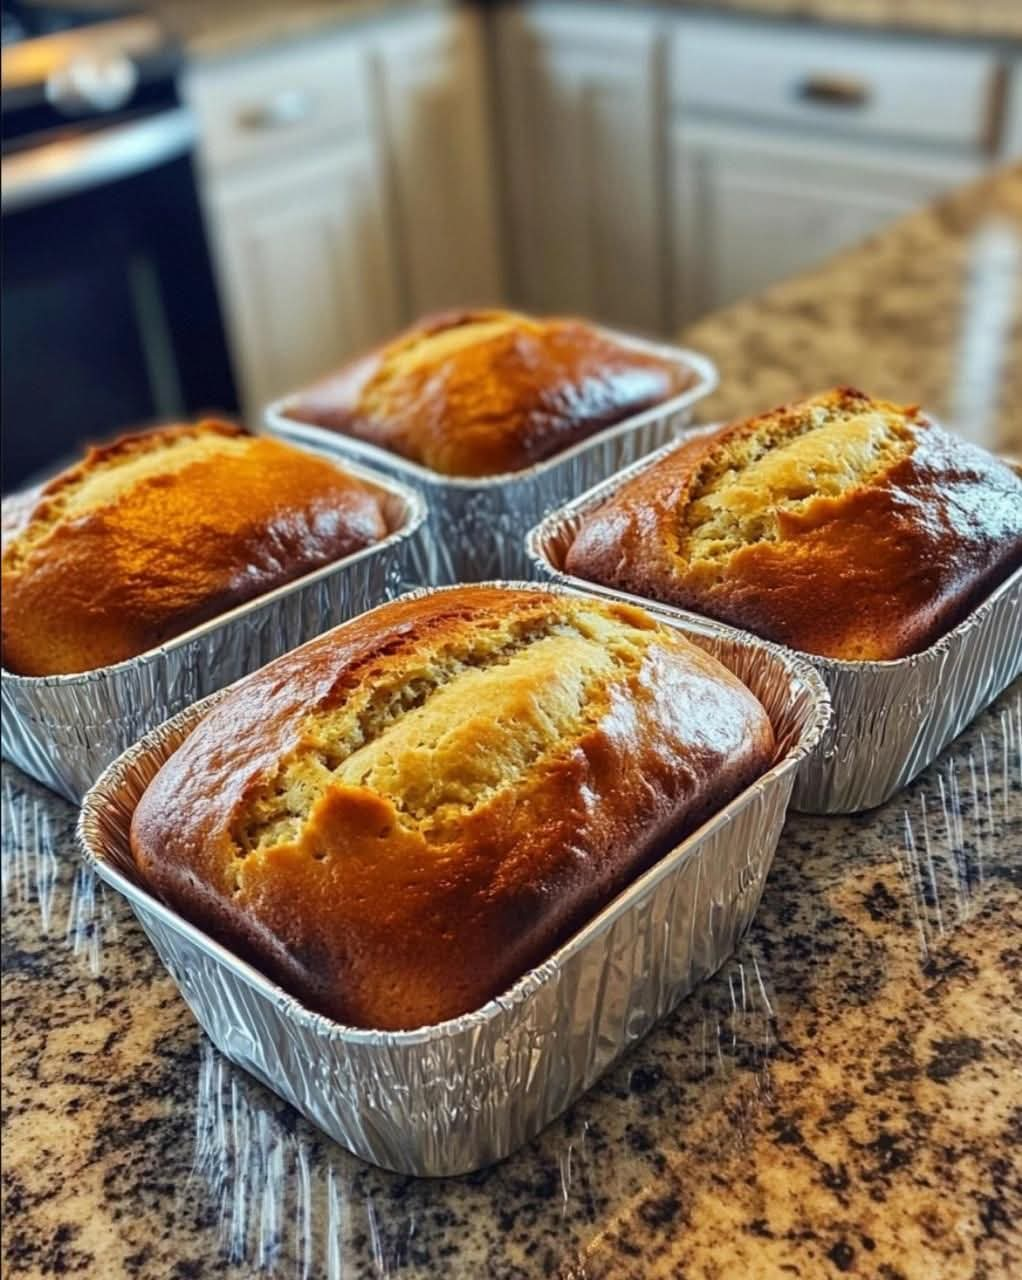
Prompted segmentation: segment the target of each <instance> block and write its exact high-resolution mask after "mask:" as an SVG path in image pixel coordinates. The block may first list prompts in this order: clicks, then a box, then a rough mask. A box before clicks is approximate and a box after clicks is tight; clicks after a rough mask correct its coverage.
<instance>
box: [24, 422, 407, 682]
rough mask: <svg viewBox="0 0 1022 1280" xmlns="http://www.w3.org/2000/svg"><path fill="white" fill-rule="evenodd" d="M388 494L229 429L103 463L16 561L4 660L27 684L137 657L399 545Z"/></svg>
mask: <svg viewBox="0 0 1022 1280" xmlns="http://www.w3.org/2000/svg"><path fill="white" fill-rule="evenodd" d="M381 497H382V495H381V492H380V491H378V490H375V489H372V488H370V487H369V486H367V485H365V484H363V483H362V482H361V481H359V480H356V479H355V478H354V477H353V476H350V475H348V474H346V473H345V472H344V471H343V470H341V468H340V467H338V466H337V465H336V464H334V463H332V462H330V461H329V460H327V459H324V458H321V457H317V456H315V455H313V454H310V453H305V452H302V451H301V450H299V449H293V448H291V447H290V446H288V445H285V444H281V443H279V442H277V441H274V440H269V439H265V438H262V437H255V436H249V435H246V434H244V433H243V432H242V431H239V430H238V429H236V428H235V427H231V426H228V425H226V424H225V423H220V422H201V423H198V424H197V425H194V426H180V427H168V428H164V429H162V430H159V431H153V432H149V433H146V434H142V435H133V436H125V437H124V438H122V439H120V440H117V441H116V442H114V443H113V444H108V445H103V446H102V447H100V448H95V449H91V450H90V451H89V453H88V455H87V457H86V458H85V460H84V461H83V462H81V463H79V464H78V465H77V466H75V467H72V468H70V469H69V470H68V471H65V472H63V473H62V474H61V475H59V476H57V477H56V478H55V479H53V480H51V481H50V482H49V483H48V484H47V485H45V486H44V487H43V488H42V490H41V491H40V493H39V494H38V496H37V498H36V500H35V502H34V504H33V506H32V509H31V512H30V513H28V515H27V518H26V516H25V514H24V513H19V519H18V521H17V523H16V525H15V526H14V527H13V528H12V529H11V531H10V537H9V538H6V539H5V543H4V551H3V661H4V666H5V667H7V669H8V670H10V671H15V672H18V673H19V674H21V675H29V676H45V675H58V674H66V673H70V672H80V671H90V670H93V669H94V668H96V667H103V666H107V665H109V664H110V663H114V662H120V661H122V660H123V659H125V658H132V657H135V656H137V655H138V654H140V653H144V652H145V651H146V650H147V649H151V648H153V647H154V646H155V645H159V644H161V643H162V642H163V641H165V640H169V639H171V638H172V637H173V636H176V635H180V634H181V633H182V632H184V631H187V630H188V629H189V628H190V627H194V626H197V625H198V624H199V623H201V622H206V621H208V620H209V619H210V618H214V617H216V616H217V615H218V614H220V613H224V612H225V611H226V610H228V609H232V608H234V606H236V605H239V604H242V603H244V602H245V601H247V600H252V599H254V598H255V597H256V596H259V595H262V594H263V593H264V592H266V591H269V590H271V589H272V588H274V587H278V586H281V585H282V584H284V583H286V582H290V581H292V580H293V579H295V578H299V577H301V575H302V574H304V573H308V572H310V571H311V570H312V569H315V568H318V567H319V566H321V565H324V564H328V563H329V562H330V561H332V560H336V559H339V558H340V557H341V556H345V555H348V554H349V553H351V552H354V551H357V550H359V549H360V548H361V547H365V546H367V545H368V544H369V543H371V542H375V541H378V540H379V539H380V538H382V537H384V536H385V535H386V533H387V526H386V522H385V519H384V514H383V509H382V506H381Z"/></svg>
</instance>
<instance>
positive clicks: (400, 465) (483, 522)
mask: <svg viewBox="0 0 1022 1280" xmlns="http://www.w3.org/2000/svg"><path fill="white" fill-rule="evenodd" d="M603 332H604V333H605V334H606V335H607V336H609V337H612V338H614V339H615V340H616V341H618V342H621V343H624V344H626V345H628V346H631V347H633V348H635V349H636V350H639V351H642V352H644V353H649V354H655V355H657V356H660V357H665V358H667V359H670V360H673V361H674V362H675V363H676V364H678V365H679V366H681V367H683V368H685V369H688V370H690V371H692V372H693V373H694V374H695V376H696V380H695V382H694V383H693V384H692V386H690V387H688V388H687V389H686V390H685V391H683V392H682V393H681V394H680V395H677V396H674V397H672V398H671V399H670V400H666V401H664V403H663V404H660V405H657V406H656V407H655V408H653V409H649V410H647V411H646V412H645V413H640V414H636V415H635V416H633V417H631V418H628V419H626V420H625V421H624V422H620V423H617V424H616V425H614V426H611V427H607V428H605V429H604V430H603V431H600V432H597V433H596V434H595V435H593V436H590V437H589V439H587V440H583V441H581V442H580V443H579V444H577V445H575V446H574V447H573V448H571V449H567V450H565V451H564V452H563V453H560V454H557V455H556V456H555V457H553V458H549V459H547V461H545V462H540V463H537V465H536V466H534V467H529V468H528V469H527V470H524V471H516V472H511V473H509V474H507V475H502V476H488V477H484V478H482V479H474V480H466V479H461V478H457V477H451V476H444V475H440V474H439V473H438V472H436V471H431V470H430V469H429V468H428V467H423V466H419V465H418V464H417V463H414V462H409V461H407V460H406V459H404V458H401V457H398V456H397V455H396V454H394V453H391V452H389V451H388V450H386V449H380V448H378V447H377V446H375V445H371V444H366V443H365V442H364V441H361V440H356V439H354V438H353V437H351V436H345V435H341V434H340V433H339V432H336V431H329V430H327V429H326V428H324V427H317V426H314V425H313V424H311V423H304V422H299V421H297V420H296V419H294V418H290V417H288V416H287V412H288V408H289V405H290V404H291V403H292V402H293V401H294V400H296V399H297V398H298V394H299V393H293V394H292V395H290V396H286V397H285V398H284V399H283V400H278V401H277V402H276V403H274V404H271V405H270V406H269V407H268V408H267V410H266V413H265V424H266V427H267V429H268V430H269V431H270V432H271V433H272V434H274V435H277V436H280V437H281V438H282V439H284V440H289V441H291V442H293V443H296V444H305V445H313V446H315V447H316V448H317V449H319V450H321V451H329V452H332V453H334V454H335V456H337V457H340V458H344V459H351V460H353V461H355V462H362V463H363V464H364V465H366V466H370V467H372V468H373V470H374V471H381V472H383V473H385V474H386V475H391V476H394V477H395V478H396V479H398V480H402V481H404V483H405V484H408V485H411V486H413V487H415V488H417V489H419V490H420V491H421V492H422V493H424V494H425V496H426V499H427V502H428V504H429V511H430V532H431V548H430V562H429V574H428V577H427V578H426V579H424V580H425V581H427V582H430V583H433V584H436V585H439V584H443V583H456V582H480V581H484V580H485V579H487V578H512V577H524V576H527V575H528V574H529V573H530V571H531V570H530V565H529V561H528V557H527V556H526V554H525V549H524V546H523V542H522V540H523V538H524V536H525V534H526V532H527V530H529V529H530V528H531V527H532V526H533V525H534V524H536V523H537V521H539V520H541V519H542V518H543V516H545V515H546V514H547V512H549V511H552V510H553V509H554V508H555V507H559V506H560V505H561V503H563V502H567V501H568V500H569V499H570V498H573V497H574V496H575V495H576V494H578V493H582V492H583V491H584V490H586V489H588V488H590V487H591V486H592V485H594V484H597V483H598V482H599V481H600V480H603V479H604V478H605V477H607V476H611V475H613V474H614V473H615V472H617V471H620V470H621V468H622V467H627V466H629V465H630V464H631V463H633V462H635V461H636V460H637V459H639V458H642V457H644V456H645V455H646V454H648V453H650V452H652V451H653V450H654V449H658V448H660V446H661V445H663V444H665V443H666V442H668V441H670V440H673V439H674V438H675V436H676V435H678V433H679V432H680V431H681V430H682V429H683V428H684V427H685V426H687V425H688V423H689V421H690V420H691V417H692V410H693V406H694V405H695V404H696V402H697V401H698V400H701V399H702V398H703V397H704V396H706V395H709V393H710V392H711V391H712V390H713V389H714V387H715V386H716V385H717V370H716V367H715V366H714V365H713V364H712V363H711V361H709V360H708V359H707V358H706V357H705V356H702V355H699V354H698V353H696V352H694V351H688V350H685V349H684V348H681V347H671V346H665V345H661V344H656V343H650V342H644V341H641V340H640V339H637V338H633V337H631V336H630V335H627V334H621V333H615V332H613V331H611V330H604V331H603ZM408 585H409V587H411V586H414V585H418V584H415V583H412V582H409V583H408Z"/></svg>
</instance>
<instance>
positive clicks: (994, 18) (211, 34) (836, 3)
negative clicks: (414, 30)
mask: <svg viewBox="0 0 1022 1280" xmlns="http://www.w3.org/2000/svg"><path fill="white" fill-rule="evenodd" d="M78 2H79V3H80V2H82V0H78ZM85 2H87V3H94V2H96V0H85ZM613 2H620V3H622V4H628V3H634V2H635V0H613ZM638 2H639V3H641V4H644V5H645V6H646V7H655V6H656V4H657V0H638ZM454 3H456V0H293V3H288V4H281V3H280V2H279V0H149V7H150V8H152V9H153V10H155V11H156V12H157V13H159V14H160V15H161V16H162V18H163V20H164V21H165V22H166V24H167V25H168V27H170V29H171V30H172V31H174V32H176V33H177V34H178V35H179V36H180V37H181V38H182V39H183V40H184V42H185V45H186V46H187V48H188V50H189V51H190V52H191V54H192V55H193V56H196V57H223V56H229V55H231V54H234V53H238V52H242V51H244V50H248V49H253V48H259V47H262V46H266V45H270V44H273V43H276V42H278V41H281V40H288V39H299V38H301V37H303V36H309V35H312V34H314V33H316V32H318V31H322V30H325V29H328V28H331V27H336V26H341V25H344V24H345V23H349V22H354V21H360V20H362V19H365V18H371V17H377V16H380V15H383V14H387V13H389V12H391V11H393V10H400V9H416V8H419V9H421V8H439V7H444V6H445V5H446V6H451V5H452V4H454ZM659 4H660V7H662V8H665V9H694V10H700V11H703V12H707V13H717V12H722V13H730V14H735V13H738V14H748V15H754V16H756V15H758V16H764V17H769V18H784V19H798V20H801V21H806V22H817V23H830V24H837V25H840V26H852V27H874V28H878V29H890V30H903V31H916V32H921V33H932V34H937V35H946V36H955V37H967V38H987V39H989V38H996V37H1009V38H1010V37H1015V38H1022V6H1020V5H1019V4H1018V2H1017V0H659Z"/></svg>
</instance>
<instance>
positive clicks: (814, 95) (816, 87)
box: [795, 75, 870, 110]
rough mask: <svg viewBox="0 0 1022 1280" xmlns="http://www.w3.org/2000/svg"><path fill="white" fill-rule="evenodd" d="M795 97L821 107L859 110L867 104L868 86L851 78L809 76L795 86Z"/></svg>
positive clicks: (868, 96)
mask: <svg viewBox="0 0 1022 1280" xmlns="http://www.w3.org/2000/svg"><path fill="white" fill-rule="evenodd" d="M795 96H796V97H797V98H801V100H802V101H803V102H812V103H814V104H816V105H817V106H821V107H843V108H845V109H846V110H847V109H849V108H860V107H864V106H866V104H867V103H868V102H869V98H870V92H869V85H868V84H866V83H865V81H863V80H856V79H855V78H853V77H852V76H836V75H811V76H807V77H806V78H805V79H804V80H802V81H800V82H799V84H797V85H796V86H795Z"/></svg>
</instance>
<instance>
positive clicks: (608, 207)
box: [496, 4, 665, 331]
mask: <svg viewBox="0 0 1022 1280" xmlns="http://www.w3.org/2000/svg"><path fill="white" fill-rule="evenodd" d="M661 21H662V20H661V18H660V17H658V16H657V15H655V14H649V13H633V12H630V11H628V10H627V9H621V10H620V11H612V10H608V9H607V8H594V7H591V6H579V5H570V6H567V5H565V6H562V5H546V4H541V5H535V6H534V5H527V4H523V5H518V6H515V7H514V8H507V9H503V10H501V11H500V12H499V13H498V15H497V20H496V47H497V61H498V71H499V97H498V104H499V109H500V115H501V123H502V140H503V145H504V163H505V185H506V194H507V200H508V208H507V211H506V214H507V217H506V223H507V226H508V231H509V235H510V240H511V246H512V270H513V277H512V278H513V290H514V293H515V295H516V298H517V300H518V301H519V302H520V303H521V304H522V305H525V306H527V307H530V308H532V309H533V310H536V311H547V312H551V311H552V312H558V311H559V312H565V311H571V312H578V313H581V314H584V315H587V316H591V317H594V318H596V319H598V320H601V321H605V322H608V323H612V324H616V325H620V326H622V327H627V328H630V329H635V330H640V331H643V330H645V331H657V330H660V329H661V328H662V326H663V323H664V319H665V311H664V302H665V289H664V280H663V263H664V252H663V250H664V241H663V233H662V229H663V199H662V188H663V166H662V162H661V136H662V134H661V128H662V113H661V111H660V104H659V86H660V82H661V77H660V62H661V58H662V48H661V46H662V38H663V37H662V26H661Z"/></svg>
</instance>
